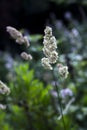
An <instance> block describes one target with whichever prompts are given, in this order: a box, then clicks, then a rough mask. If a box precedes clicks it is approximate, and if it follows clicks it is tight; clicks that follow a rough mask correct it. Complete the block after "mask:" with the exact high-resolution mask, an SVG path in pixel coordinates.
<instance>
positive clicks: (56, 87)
mask: <svg viewBox="0 0 87 130" xmlns="http://www.w3.org/2000/svg"><path fill="white" fill-rule="evenodd" d="M53 77H54V82H55V89H56V92H57V93H58V101H59V106H60V114H61V116H62V121H63V126H64V130H66V125H65V121H64V116H63V111H62V104H61V101H60V96H59V89H58V86H57V83H56V77H55V74H54V72H53Z"/></svg>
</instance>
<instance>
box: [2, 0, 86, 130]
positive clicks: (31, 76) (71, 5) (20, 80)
mask: <svg viewBox="0 0 87 130" xmlns="http://www.w3.org/2000/svg"><path fill="white" fill-rule="evenodd" d="M47 25H48V26H51V27H52V29H53V35H54V36H55V37H56V39H57V45H58V50H57V51H58V53H59V61H60V62H61V63H63V64H64V65H67V66H68V68H69V76H68V78H67V79H66V80H61V78H58V80H57V79H56V82H57V84H58V87H59V89H60V92H61V90H65V89H66V88H68V89H69V90H70V91H71V93H72V94H70V93H67V94H64V93H65V91H64V93H63V94H60V100H61V102H62V107H63V110H66V111H65V114H64V121H65V126H66V129H64V126H63V123H62V118H60V119H59V118H58V117H59V116H60V114H59V109H60V108H59V101H58V99H57V93H56V92H55V89H54V86H55V83H54V77H53V76H52V73H51V72H50V71H47V70H44V68H42V66H41V58H42V57H43V53H42V48H43V35H44V29H45V26H47ZM6 26H12V27H15V28H16V29H18V30H19V31H21V32H22V33H23V35H26V36H28V38H29V41H30V44H31V46H30V47H29V48H28V49H27V48H26V47H25V46H20V45H18V44H17V43H15V41H14V40H13V39H12V38H11V37H10V35H9V34H8V33H7V32H6ZM22 51H26V52H28V53H31V54H32V56H33V61H30V62H27V61H24V60H23V59H22V58H21V57H20V53H21V52H22ZM56 75H57V74H56ZM0 80H2V81H3V82H5V83H6V84H7V85H8V86H9V87H10V89H11V94H10V95H8V96H7V95H2V94H1V95H0V103H1V104H4V105H6V107H7V108H6V109H5V110H2V109H0V130H60V129H61V130H87V122H86V121H87V0H0ZM62 92H63V91H62ZM68 106H69V109H67V108H68Z"/></svg>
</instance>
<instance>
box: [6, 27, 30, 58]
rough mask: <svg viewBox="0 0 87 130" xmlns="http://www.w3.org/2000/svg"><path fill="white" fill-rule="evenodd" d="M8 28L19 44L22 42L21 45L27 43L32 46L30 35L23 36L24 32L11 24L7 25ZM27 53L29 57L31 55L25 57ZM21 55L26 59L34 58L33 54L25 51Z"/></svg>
mask: <svg viewBox="0 0 87 130" xmlns="http://www.w3.org/2000/svg"><path fill="white" fill-rule="evenodd" d="M6 30H7V32H8V33H9V34H10V36H11V37H12V38H13V39H15V41H16V42H17V43H18V44H20V45H22V44H24V45H26V47H29V46H30V43H29V40H28V37H27V36H23V34H22V33H21V32H20V31H18V30H17V29H15V28H13V27H11V26H7V27H6ZM24 53H25V54H24ZM25 55H26V56H27V57H29V58H25ZM21 57H22V58H23V59H25V60H31V59H32V56H31V55H30V54H27V53H26V52H23V53H22V54H21Z"/></svg>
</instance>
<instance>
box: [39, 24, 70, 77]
mask: <svg viewBox="0 0 87 130" xmlns="http://www.w3.org/2000/svg"><path fill="white" fill-rule="evenodd" d="M44 32H45V36H44V40H43V44H44V47H43V53H44V55H45V57H44V58H42V60H41V63H42V66H43V67H44V68H46V69H49V70H52V69H53V67H52V65H51V64H54V63H56V62H57V60H58V53H57V51H56V49H57V42H56V38H55V37H54V36H53V35H52V28H51V27H48V26H47V27H46V29H45V30H44ZM57 69H58V72H59V74H60V75H61V76H62V77H64V78H67V76H68V67H67V66H63V65H62V64H60V63H59V64H58V65H57Z"/></svg>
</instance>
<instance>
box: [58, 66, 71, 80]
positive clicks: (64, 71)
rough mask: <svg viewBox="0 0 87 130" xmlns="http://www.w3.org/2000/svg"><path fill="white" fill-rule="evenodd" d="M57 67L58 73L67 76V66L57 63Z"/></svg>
mask: <svg viewBox="0 0 87 130" xmlns="http://www.w3.org/2000/svg"><path fill="white" fill-rule="evenodd" d="M57 67H58V71H59V74H60V75H61V76H62V77H64V78H67V76H68V74H69V72H68V67H67V66H64V65H62V64H57Z"/></svg>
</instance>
